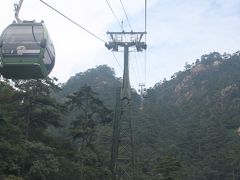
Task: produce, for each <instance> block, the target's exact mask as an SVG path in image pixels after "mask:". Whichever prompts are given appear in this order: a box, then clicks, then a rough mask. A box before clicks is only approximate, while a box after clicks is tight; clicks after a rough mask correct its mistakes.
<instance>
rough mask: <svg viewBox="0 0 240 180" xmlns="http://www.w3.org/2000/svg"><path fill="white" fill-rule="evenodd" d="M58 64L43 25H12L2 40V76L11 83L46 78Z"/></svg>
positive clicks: (2, 36)
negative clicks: (11, 80)
mask: <svg viewBox="0 0 240 180" xmlns="http://www.w3.org/2000/svg"><path fill="white" fill-rule="evenodd" d="M54 64H55V50H54V46H53V43H52V41H51V38H50V36H49V34H48V31H47V29H46V27H45V25H44V23H43V22H41V23H36V22H33V21H23V22H22V23H12V24H10V25H9V26H8V27H7V28H6V29H5V30H4V31H3V33H2V35H1V38H0V74H1V75H2V76H3V77H5V78H9V79H39V78H45V77H46V76H47V75H48V74H49V73H50V72H51V70H52V69H53V67H54Z"/></svg>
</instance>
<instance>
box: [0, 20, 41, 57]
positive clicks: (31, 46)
mask: <svg viewBox="0 0 240 180" xmlns="http://www.w3.org/2000/svg"><path fill="white" fill-rule="evenodd" d="M43 38H44V37H43V27H42V26H40V25H39V26H36V25H33V24H30V25H20V26H16V25H13V26H9V27H8V28H7V29H6V31H5V32H4V33H3V37H2V53H3V55H4V56H20V55H24V56H38V55H39V54H40V49H41V46H40V43H41V40H42V39H43Z"/></svg>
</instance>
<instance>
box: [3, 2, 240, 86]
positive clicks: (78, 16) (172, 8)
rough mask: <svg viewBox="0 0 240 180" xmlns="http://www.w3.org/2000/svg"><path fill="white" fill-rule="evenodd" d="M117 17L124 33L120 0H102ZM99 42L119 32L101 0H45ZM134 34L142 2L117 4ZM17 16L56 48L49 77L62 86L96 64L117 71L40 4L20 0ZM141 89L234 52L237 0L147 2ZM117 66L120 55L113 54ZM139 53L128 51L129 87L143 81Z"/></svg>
mask: <svg viewBox="0 0 240 180" xmlns="http://www.w3.org/2000/svg"><path fill="white" fill-rule="evenodd" d="M108 1H109V3H110V4H111V5H112V8H113V10H114V11H115V14H116V15H117V16H118V19H120V20H123V21H124V29H125V30H126V31H129V27H128V26H127V25H128V24H127V21H126V18H125V15H124V12H123V10H122V7H121V3H120V0H108ZM45 2H47V3H49V4H50V5H52V6H54V7H55V8H56V9H58V10H59V11H61V12H62V13H63V14H65V15H67V16H68V17H70V18H72V19H73V20H74V21H76V22H78V23H79V24H80V25H82V26H83V27H85V28H86V29H88V30H90V31H91V32H93V33H94V34H96V35H97V36H99V37H100V38H102V39H104V40H106V41H108V40H109V39H108V36H107V35H106V32H107V31H121V29H120V27H119V25H118V23H117V21H116V19H115V17H114V16H113V14H112V13H111V11H110V9H109V7H108V5H107V3H106V0H87V1H83V0H80V1H79V0H58V1H56V0H45ZM122 2H123V4H124V6H125V8H126V11H127V13H128V17H129V20H130V23H131V26H132V27H133V30H134V31H144V0H122ZM14 3H18V0H1V1H0V31H1V32H2V31H3V29H4V28H5V27H6V26H7V25H9V24H10V23H12V21H13V20H14V11H13V9H14V8H13V4H14ZM19 16H20V18H21V19H25V20H34V19H35V20H36V21H41V20H44V22H45V24H46V26H47V28H48V31H49V33H50V35H51V38H52V40H53V42H54V46H55V50H56V64H55V68H54V70H53V71H52V73H51V74H50V76H55V77H57V78H58V79H59V81H60V82H66V81H67V80H68V79H69V78H70V77H71V76H74V75H75V74H76V73H78V72H83V71H86V70H87V69H89V68H94V67H96V66H97V65H101V64H107V65H109V66H110V67H113V68H114V69H115V71H116V74H117V76H122V69H121V68H120V67H119V65H118V64H117V62H116V61H115V59H114V57H113V55H112V53H111V52H110V51H109V50H107V48H106V47H105V46H104V43H103V42H101V41H99V40H97V39H96V38H94V37H92V36H91V35H89V34H88V33H86V32H85V31H83V30H82V29H80V28H79V27H77V26H76V25H74V24H72V23H71V22H69V21H68V20H66V19H64V18H63V17H62V16H60V15H58V14H57V13H56V12H54V11H52V10H51V9H49V8H48V7H47V6H45V5H44V4H43V3H41V2H40V0H24V3H23V6H22V9H21V11H20V15H19ZM147 32H148V35H147V44H148V50H147V71H146V72H147V74H146V77H147V79H146V80H147V81H146V85H147V87H149V86H153V85H154V84H155V83H157V82H159V81H160V80H163V78H164V77H166V78H167V79H168V78H169V77H170V76H171V75H173V74H174V73H175V72H177V71H179V70H182V69H183V67H184V64H185V62H188V63H191V62H195V60H196V59H198V58H200V57H201V55H203V54H208V53H210V52H214V51H218V52H220V53H224V52H227V53H234V52H236V51H238V50H239V49H240V48H239V42H240V0H148V20H147ZM115 54H116V56H117V59H118V61H119V62H120V63H121V64H123V53H121V52H119V53H115ZM144 64H145V63H144V53H131V55H130V76H131V78H130V79H131V84H132V86H133V87H135V88H137V86H138V83H142V82H144V79H145V78H144V77H145V75H144Z"/></svg>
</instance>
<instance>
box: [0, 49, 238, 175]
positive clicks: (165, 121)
mask: <svg viewBox="0 0 240 180" xmlns="http://www.w3.org/2000/svg"><path fill="white" fill-rule="evenodd" d="M0 83H1V84H0V162H1V163H0V179H1V178H2V179H18V180H22V179H26V180H28V179H34V180H35V179H39V180H42V179H43V180H45V179H49V180H55V179H56V180H57V179H58V180H67V179H71V180H74V179H82V180H85V179H86V180H98V179H99V180H107V179H110V171H109V160H110V148H111V137H112V120H113V117H114V107H115V101H116V91H117V89H118V88H119V87H120V86H121V78H117V77H116V76H115V73H114V70H113V69H112V68H110V67H108V66H106V65H102V66H98V67H96V68H93V69H89V70H88V71H86V72H83V73H78V74H76V75H75V76H73V77H71V78H70V79H69V80H68V81H67V82H66V83H65V84H63V85H62V86H61V88H60V87H59V86H58V85H57V84H56V81H55V79H46V80H29V81H6V80H4V79H2V80H1V82H0ZM147 92H148V94H147V97H146V98H144V100H143V106H142V103H141V97H140V95H138V94H137V93H136V91H135V90H132V103H133V113H132V115H133V121H134V139H135V152H136V154H135V155H136V166H137V167H136V172H137V178H136V179H139V180H141V179H143V180H148V179H149V180H155V179H160V180H161V179H162V180H170V179H173V180H226V179H227V180H231V179H232V180H237V179H240V141H239V138H240V137H239V134H238V133H239V132H240V130H239V127H240V53H239V52H237V53H234V54H232V55H229V54H224V55H221V54H219V53H217V52H214V53H210V54H208V55H203V56H202V57H201V58H200V59H198V60H196V62H195V63H193V64H186V65H185V69H184V70H183V71H179V72H177V73H175V74H174V75H173V76H172V77H171V79H170V80H168V81H167V80H164V81H162V82H159V83H157V84H156V85H155V86H154V87H152V88H149V89H148V90H147Z"/></svg>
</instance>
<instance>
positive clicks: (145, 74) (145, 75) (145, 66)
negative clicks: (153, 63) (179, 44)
mask: <svg viewBox="0 0 240 180" xmlns="http://www.w3.org/2000/svg"><path fill="white" fill-rule="evenodd" d="M145 33H146V34H145V43H147V0H145ZM144 56H145V57H144V83H145V84H146V80H147V50H145V54H144Z"/></svg>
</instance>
